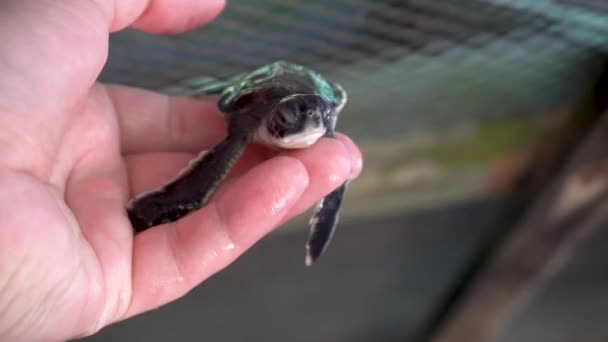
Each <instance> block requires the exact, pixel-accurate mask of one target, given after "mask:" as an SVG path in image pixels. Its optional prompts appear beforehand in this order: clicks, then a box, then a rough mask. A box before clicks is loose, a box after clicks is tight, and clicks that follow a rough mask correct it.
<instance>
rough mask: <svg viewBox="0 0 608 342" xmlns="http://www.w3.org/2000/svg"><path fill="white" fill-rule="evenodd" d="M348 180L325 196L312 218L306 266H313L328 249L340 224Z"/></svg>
mask: <svg viewBox="0 0 608 342" xmlns="http://www.w3.org/2000/svg"><path fill="white" fill-rule="evenodd" d="M347 186H348V181H346V182H344V184H342V185H340V187H338V188H337V189H336V190H334V191H332V192H331V193H330V194H329V195H327V196H325V197H324V198H323V199H322V200H321V201H320V202H319V204H317V209H316V210H315V213H314V215H313V216H312V218H311V219H310V235H309V237H308V242H307V243H306V260H305V263H306V266H311V265H312V264H313V263H314V262H315V261H316V260H317V259H318V258H319V257H320V256H321V255H322V254H323V253H324V252H325V250H326V249H327V246H328V245H329V242H330V241H331V238H332V236H333V235H334V232H335V231H336V225H337V224H338V214H339V212H340V205H341V204H342V197H344V193H345V192H346V188H347Z"/></svg>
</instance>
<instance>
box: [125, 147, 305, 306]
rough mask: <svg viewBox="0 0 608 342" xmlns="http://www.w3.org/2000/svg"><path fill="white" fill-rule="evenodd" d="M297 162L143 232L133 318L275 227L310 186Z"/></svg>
mask: <svg viewBox="0 0 608 342" xmlns="http://www.w3.org/2000/svg"><path fill="white" fill-rule="evenodd" d="M308 180H309V178H308V174H307V172H306V168H305V167H304V166H303V165H302V164H301V162H300V161H298V160H297V159H294V158H288V157H278V158H272V159H270V160H268V161H266V162H264V163H262V164H260V165H258V166H256V167H255V168H253V169H252V170H251V171H249V172H247V173H246V174H245V175H243V176H242V177H241V178H239V179H238V180H236V181H235V182H234V183H233V184H231V185H230V186H229V188H228V189H226V191H225V192H224V193H223V194H222V195H221V196H219V197H218V198H216V199H215V200H213V201H212V202H210V203H209V205H207V206H205V207H204V208H202V209H201V210H199V211H197V212H195V213H193V214H192V215H189V216H187V217H185V218H183V219H182V220H180V221H178V222H176V223H174V224H170V225H163V226H159V227H155V228H151V229H149V230H147V231H145V232H144V233H141V234H138V235H137V236H136V237H135V241H134V251H133V296H132V301H131V305H130V308H129V311H128V314H127V317H128V316H131V315H135V314H137V313H140V312H143V311H146V310H149V309H152V308H155V307H158V306H159V305H162V304H164V303H167V302H169V301H171V300H174V299H175V298H177V297H180V296H182V295H183V294H185V293H186V292H187V291H189V290H190V289H192V287H194V286H195V285H197V284H198V283H200V282H201V281H203V280H204V279H206V278H208V277H209V276H211V275H212V274H214V273H215V272H217V271H219V270H220V269H222V268H223V267H225V266H226V265H228V264H229V263H230V262H232V261H233V260H234V259H235V258H236V257H237V256H239V255H240V254H241V253H243V252H244V251H245V250H246V249H247V248H249V247H250V246H251V245H252V244H253V243H254V242H255V241H257V240H258V239H260V238H261V237H262V236H263V235H264V234H266V233H268V232H269V231H270V230H271V229H272V228H273V227H275V226H276V225H277V224H278V222H279V221H280V220H281V218H282V217H283V216H284V215H285V214H286V213H287V212H288V211H289V209H290V208H291V207H292V206H293V205H294V203H295V202H296V201H297V200H298V198H299V197H300V195H301V194H302V192H303V191H304V189H305V188H306V187H307V186H308Z"/></svg>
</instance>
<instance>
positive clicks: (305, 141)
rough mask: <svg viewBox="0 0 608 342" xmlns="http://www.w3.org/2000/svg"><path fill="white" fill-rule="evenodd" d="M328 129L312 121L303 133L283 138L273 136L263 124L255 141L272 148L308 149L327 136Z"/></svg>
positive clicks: (307, 124)
mask: <svg viewBox="0 0 608 342" xmlns="http://www.w3.org/2000/svg"><path fill="white" fill-rule="evenodd" d="M326 130H327V129H326V127H325V125H323V124H320V125H317V124H315V123H314V122H312V121H309V122H307V123H306V126H304V128H303V129H302V131H301V132H299V133H295V134H289V135H286V136H284V137H283V138H278V137H275V136H272V135H271V134H270V133H269V132H268V130H267V129H266V125H265V124H263V125H262V126H261V127H260V128H259V129H258V131H257V134H256V137H255V140H256V141H257V142H260V143H262V144H265V145H267V146H270V147H279V148H288V149H297V148H305V147H308V146H310V145H312V144H314V143H315V142H317V140H319V138H321V137H322V136H323V135H325V132H326Z"/></svg>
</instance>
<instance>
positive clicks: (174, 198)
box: [127, 135, 251, 232]
mask: <svg viewBox="0 0 608 342" xmlns="http://www.w3.org/2000/svg"><path fill="white" fill-rule="evenodd" d="M250 139H251V138H250V135H239V136H235V135H229V136H228V138H226V139H225V140H224V141H222V142H221V143H219V144H218V145H216V146H215V147H214V148H213V149H211V150H210V151H209V152H207V153H205V154H201V157H199V158H198V159H194V160H192V161H191V162H190V165H189V166H188V167H187V168H186V169H184V170H183V171H182V172H180V174H179V175H178V176H177V177H176V178H175V179H174V180H173V181H171V182H169V183H168V184H166V185H164V186H162V187H161V188H159V189H158V190H155V191H151V192H148V193H144V194H142V195H140V196H138V197H136V198H135V199H134V200H133V201H132V202H131V203H130V205H129V206H128V208H127V213H128V215H129V219H130V220H131V224H132V225H133V228H134V229H135V231H136V232H141V231H143V230H146V229H148V228H150V227H153V226H156V225H159V224H163V223H170V222H175V221H177V220H179V219H180V218H182V217H184V216H186V215H188V214H190V213H191V212H193V211H195V210H197V209H200V208H201V207H202V206H204V205H205V204H206V203H207V201H209V198H210V197H211V195H212V194H213V192H214V190H215V189H216V188H217V186H218V185H219V183H220V182H221V181H222V179H224V178H225V177H226V175H227V174H228V172H229V171H230V169H231V168H232V166H233V165H234V163H235V162H236V161H237V159H238V158H239V157H240V156H241V154H242V153H243V151H244V149H245V146H246V145H247V143H248V142H249V140H250Z"/></svg>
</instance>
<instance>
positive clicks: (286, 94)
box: [127, 61, 347, 266]
mask: <svg viewBox="0 0 608 342" xmlns="http://www.w3.org/2000/svg"><path fill="white" fill-rule="evenodd" d="M166 90H167V92H168V93H173V94H179V95H185V96H192V97H202V96H208V95H219V101H218V108H219V110H220V111H221V112H223V113H224V114H225V118H226V120H227V123H228V135H227V137H226V139H224V140H223V141H222V142H220V143H219V144H217V145H216V146H215V147H213V148H212V149H211V150H210V151H208V152H207V153H205V154H201V156H200V157H199V158H197V159H195V160H193V161H192V162H191V163H190V165H189V166H188V167H187V168H186V169H185V170H183V171H181V172H180V173H179V175H178V176H177V177H176V178H175V179H173V180H172V181H170V182H169V183H167V184H165V185H164V186H162V187H161V188H159V189H157V190H154V191H151V192H147V193H144V194H142V195H140V196H138V197H136V198H135V199H133V200H132V201H131V203H130V204H129V206H128V208H127V212H128V215H129V219H130V220H131V224H132V225H133V227H134V228H135V231H136V232H141V231H143V230H145V229H147V228H150V227H152V226H156V225H159V224H163V223H169V222H174V221H176V220H178V219H180V218H181V217H183V216H185V215H188V214H190V213H191V212H193V211H195V210H197V209H199V208H201V207H202V206H204V205H205V204H206V203H207V201H208V200H209V198H210V197H211V195H212V193H213V191H214V190H215V189H216V187H217V186H218V184H219V183H220V182H221V181H222V179H224V177H225V176H226V175H227V174H228V172H229V171H230V169H231V168H232V166H233V165H234V163H235V162H236V160H237V159H238V158H239V157H240V155H241V154H242V153H243V151H244V149H245V147H246V145H247V144H248V143H249V142H251V141H254V142H258V143H261V144H264V145H266V146H270V147H273V148H277V147H278V148H287V149H293V148H305V147H308V146H310V145H312V144H314V143H315V142H316V141H317V140H318V139H319V138H321V137H334V128H335V125H336V121H337V118H338V114H339V113H340V111H341V110H342V108H343V107H344V104H345V103H346V92H345V91H344V89H342V87H341V86H340V85H339V84H337V83H334V82H330V81H327V80H326V79H325V78H323V77H322V76H321V75H319V74H318V73H316V72H314V71H312V70H310V69H308V68H305V67H303V66H300V65H296V64H292V63H288V62H283V61H279V62H275V63H272V64H270V65H267V66H263V67H261V68H259V69H256V70H254V71H253V72H250V73H246V74H241V75H238V76H235V77H232V78H230V79H228V80H227V81H224V82H217V81H212V82H209V79H208V78H206V79H205V78H203V79H194V80H191V81H186V82H183V83H181V84H178V85H177V86H174V87H171V88H168V89H166ZM346 186H347V182H346V183H344V184H343V185H341V186H340V187H338V188H337V189H336V190H334V191H333V192H331V193H330V194H329V195H327V196H326V197H325V198H324V199H322V200H321V201H320V202H319V203H318V205H317V208H316V210H315V213H314V215H313V217H312V218H311V220H310V225H311V228H310V229H311V231H310V236H309V239H308V242H307V244H306V259H305V262H306V265H308V266H310V265H311V264H312V263H313V262H314V261H315V260H316V259H317V258H318V257H319V256H321V254H323V252H324V251H325V249H326V248H327V245H328V243H329V241H330V240H331V237H332V235H333V232H334V230H335V228H336V223H337V221H338V211H339V209H340V204H341V202H342V197H343V195H344V192H345V190H346Z"/></svg>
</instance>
